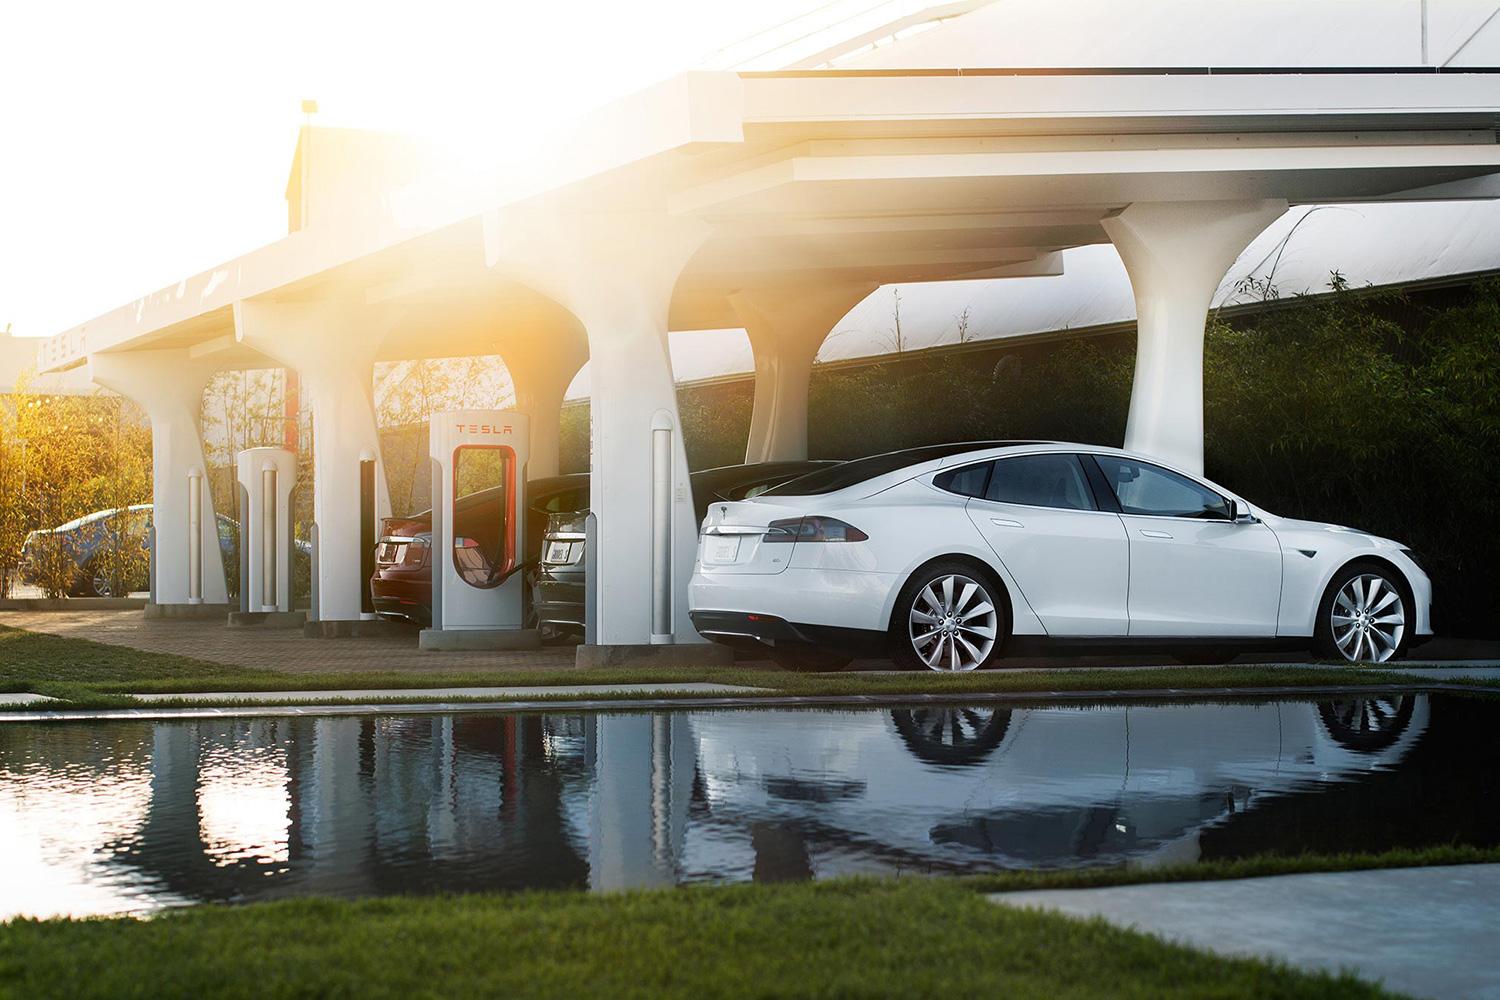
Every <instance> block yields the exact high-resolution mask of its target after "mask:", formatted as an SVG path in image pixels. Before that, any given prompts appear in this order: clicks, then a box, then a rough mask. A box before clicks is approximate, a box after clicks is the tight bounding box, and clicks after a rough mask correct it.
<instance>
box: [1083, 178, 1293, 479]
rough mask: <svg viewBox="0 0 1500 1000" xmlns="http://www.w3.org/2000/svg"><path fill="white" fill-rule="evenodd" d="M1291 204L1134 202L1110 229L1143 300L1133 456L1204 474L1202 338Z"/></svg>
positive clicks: (1111, 220)
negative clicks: (1224, 289) (1253, 245)
mask: <svg viewBox="0 0 1500 1000" xmlns="http://www.w3.org/2000/svg"><path fill="white" fill-rule="evenodd" d="M1285 211H1286V202H1285V201H1280V200H1263V201H1183V202H1136V203H1135V204H1132V205H1130V206H1129V207H1127V208H1125V209H1124V210H1122V211H1120V212H1117V213H1115V214H1113V215H1111V216H1109V217H1108V218H1106V219H1104V221H1103V225H1104V231H1105V232H1106V233H1108V234H1109V238H1110V240H1112V241H1113V242H1114V245H1115V249H1117V250H1118V251H1119V252H1120V259H1121V260H1123V261H1124V262H1125V269H1126V271H1128V272H1129V273H1130V284H1131V287H1132V288H1133V289H1134V291H1135V311H1136V327H1137V345H1136V356H1135V381H1134V384H1133V386H1132V388H1131V394H1130V418H1129V422H1128V423H1127V424H1126V428H1125V447H1126V448H1129V449H1131V450H1133V451H1139V452H1143V453H1145V454H1148V455H1154V456H1156V457H1158V458H1160V459H1162V460H1163V461H1167V462H1171V463H1173V464H1175V465H1177V466H1179V467H1180V468H1183V469H1185V470H1187V471H1189V472H1195V473H1200V474H1201V473H1202V471H1203V330H1204V325H1205V324H1206V322H1207V319H1208V309H1209V306H1210V305H1211V304H1212V301H1213V294H1214V291H1215V290H1216V289H1217V288H1218V287H1219V282H1220V281H1222V280H1223V279H1224V274H1225V272H1226V271H1228V270H1229V267H1230V265H1232V264H1233V263H1234V261H1235V258H1236V257H1238V256H1239V255H1240V254H1241V253H1243V252H1244V249H1245V247H1246V246H1248V245H1249V244H1250V241H1251V240H1253V239H1255V237H1256V236H1258V235H1260V233H1261V232H1262V231H1264V230H1265V228H1266V227H1267V226H1269V225H1270V224H1271V223H1272V222H1274V221H1275V220H1276V219H1277V218H1278V217H1280V216H1281V214H1282V213H1283V212H1285Z"/></svg>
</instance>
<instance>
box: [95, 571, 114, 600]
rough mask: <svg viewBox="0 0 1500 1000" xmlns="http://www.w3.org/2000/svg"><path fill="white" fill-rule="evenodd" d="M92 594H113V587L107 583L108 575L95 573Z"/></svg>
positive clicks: (99, 595) (97, 595) (110, 595)
mask: <svg viewBox="0 0 1500 1000" xmlns="http://www.w3.org/2000/svg"><path fill="white" fill-rule="evenodd" d="M94 596H95V597H113V596H115V595H114V591H113V589H112V588H111V587H110V585H109V577H107V576H105V575H104V574H102V573H96V574H95V575H94Z"/></svg>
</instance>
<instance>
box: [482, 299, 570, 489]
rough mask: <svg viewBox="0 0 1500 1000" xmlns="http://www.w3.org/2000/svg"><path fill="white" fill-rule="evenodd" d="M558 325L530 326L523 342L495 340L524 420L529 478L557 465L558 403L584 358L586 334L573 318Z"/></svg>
mask: <svg viewBox="0 0 1500 1000" xmlns="http://www.w3.org/2000/svg"><path fill="white" fill-rule="evenodd" d="M563 326H564V328H560V329H554V330H544V331H530V332H531V333H532V334H533V335H532V336H528V337H526V338H525V340H524V342H518V343H514V344H503V345H501V349H500V350H501V355H502V356H503V357H504V358H505V367H506V370H507V371H509V372H510V379H511V385H512V386H513V387H514V388H515V392H516V409H517V410H520V411H521V412H522V413H524V414H526V416H527V417H528V418H529V420H530V424H531V457H530V459H528V461H527V474H528V478H531V479H542V478H545V477H547V476H555V475H557V474H558V470H559V469H560V467H561V466H560V461H561V454H560V453H561V447H562V441H561V438H562V405H563V397H564V396H565V395H566V394H567V391H568V386H569V385H570V384H572V382H573V377H574V376H576V375H577V374H578V370H579V369H580V368H582V367H583V365H584V362H586V361H587V360H588V356H589V355H588V340H587V338H586V336H585V335H584V332H583V330H582V329H581V328H578V327H577V324H576V323H573V324H564V325H563Z"/></svg>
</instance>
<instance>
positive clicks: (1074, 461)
mask: <svg viewBox="0 0 1500 1000" xmlns="http://www.w3.org/2000/svg"><path fill="white" fill-rule="evenodd" d="M984 498H985V499H986V500H993V501H994V502H996V503H1018V504H1025V505H1027V506H1029V507H1058V508H1061V509H1063V510H1096V509H1097V508H1096V507H1095V506H1094V496H1093V494H1092V493H1091V492H1090V491H1089V484H1088V480H1087V479H1085V478H1084V475H1083V466H1081V465H1079V464H1078V457H1077V456H1076V455H1063V454H1051V455H1021V456H1019V457H1017V458H1002V459H1000V460H999V461H997V462H995V471H994V472H993V473H992V474H991V475H990V484H989V488H988V489H987V490H986V491H985V495H984Z"/></svg>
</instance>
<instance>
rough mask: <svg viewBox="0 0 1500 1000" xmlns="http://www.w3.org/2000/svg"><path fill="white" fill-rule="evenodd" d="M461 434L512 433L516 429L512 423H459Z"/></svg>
mask: <svg viewBox="0 0 1500 1000" xmlns="http://www.w3.org/2000/svg"><path fill="white" fill-rule="evenodd" d="M458 432H459V433H460V434H464V433H469V434H511V433H514V431H513V430H512V428H511V425H510V424H459V425H458Z"/></svg>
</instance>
